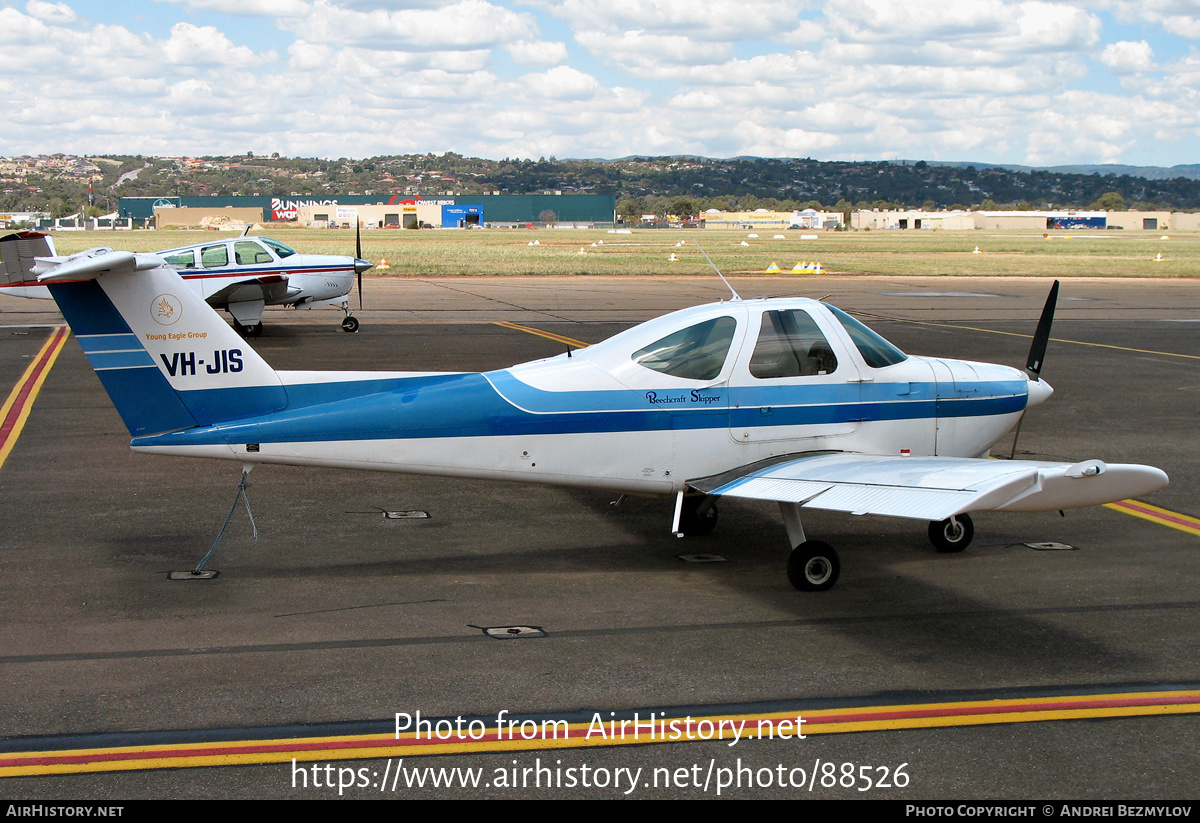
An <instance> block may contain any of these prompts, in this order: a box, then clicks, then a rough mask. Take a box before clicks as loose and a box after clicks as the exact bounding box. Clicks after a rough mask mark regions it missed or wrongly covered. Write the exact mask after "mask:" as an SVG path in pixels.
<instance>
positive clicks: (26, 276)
mask: <svg viewBox="0 0 1200 823" xmlns="http://www.w3.org/2000/svg"><path fill="white" fill-rule="evenodd" d="M54 255H55V251H54V241H53V240H52V239H51V238H50V235H48V234H43V233H41V232H38V231H18V232H13V233H12V234H6V235H4V236H3V237H0V292H2V293H4V294H11V295H13V296H15V297H49V296H50V294H49V293H48V292H47V291H46V287H45V286H39V285H38V283H37V275H38V272H37V271H35V267H36V266H37V264H38V259H39V258H46V257H54Z"/></svg>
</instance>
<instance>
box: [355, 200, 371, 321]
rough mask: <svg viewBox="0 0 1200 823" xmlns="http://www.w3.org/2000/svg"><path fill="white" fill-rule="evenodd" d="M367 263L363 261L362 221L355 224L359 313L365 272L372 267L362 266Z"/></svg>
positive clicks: (361, 304)
mask: <svg viewBox="0 0 1200 823" xmlns="http://www.w3.org/2000/svg"><path fill="white" fill-rule="evenodd" d="M366 262H367V261H365V260H363V259H362V221H361V220H356V221H355V222H354V271H355V273H356V274H357V275H358V310H359V311H362V307H363V298H362V276H363V272H365V271H366V270H367V269H369V268H371V266H370V265H369V264H368V265H367V266H365V267H364V266H363V265H362V264H363V263H366Z"/></svg>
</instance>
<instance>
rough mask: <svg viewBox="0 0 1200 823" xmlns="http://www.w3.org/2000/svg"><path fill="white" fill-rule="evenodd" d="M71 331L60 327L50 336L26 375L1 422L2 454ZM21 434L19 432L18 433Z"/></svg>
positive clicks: (0, 447) (0, 448) (0, 443)
mask: <svg viewBox="0 0 1200 823" xmlns="http://www.w3.org/2000/svg"><path fill="white" fill-rule="evenodd" d="M68 333H69V329H67V327H66V326H58V327H56V328H55V329H54V331H53V332H52V333H51V334H50V341H49V345H46V346H44V347H43V348H42V351H41V354H40V356H39V357H38V359H37V361H36V362H35V363H34V364H33V368H32V369H30V370H29V371H28V372H26V374H25V380H24V382H22V384H21V388H20V390H19V391H18V392H17V396H16V398H15V399H14V400H13V404H12V405H11V406H9V409H8V413H7V414H6V415H5V416H4V420H2V421H0V452H3V451H4V449H5V447H6V446H7V445H8V444H9V437H10V436H11V435H12V434H13V432H14V429H16V427H17V424H18V421H19V420H20V419H21V413H22V412H23V411H24V410H25V407H26V405H28V403H29V396H30V394H31V393H32V392H33V388H34V386H36V385H37V382H38V378H39V377H41V375H42V373H43V372H44V371H46V369H47V368H48V367H49V364H50V363H51V362H52V361H53V360H54V355H55V354H56V353H57V351H58V348H59V346H60V345H61V344H62V341H63V340H65V339H66V337H67V334H68ZM17 433H18V434H19V433H20V432H19V431H18V432H17Z"/></svg>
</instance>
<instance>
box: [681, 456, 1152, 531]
mask: <svg viewBox="0 0 1200 823" xmlns="http://www.w3.org/2000/svg"><path fill="white" fill-rule="evenodd" d="M1167 482H1168V481H1167V475H1166V473H1165V472H1163V471H1161V470H1160V469H1156V468H1153V467H1151V466H1138V465H1130V464H1112V465H1107V464H1105V463H1103V462H1101V461H1099V460H1085V461H1083V462H1081V463H1050V462H1043V461H1034V460H984V459H974V458H964V457H903V456H900V455H894V456H893V455H868V454H848V453H840V452H839V453H828V452H823V453H811V454H801V455H789V456H787V457H782V458H772V459H770V460H767V461H762V462H759V463H754V464H751V465H749V466H744V467H742V468H739V469H735V470H734V471H731V472H725V473H723V474H719V475H713V476H712V477H705V478H700V479H698V480H693V481H690V482H689V485H690V486H691V487H692V488H695V489H697V490H698V491H702V492H705V493H707V494H712V495H720V496H726V497H744V498H749V499H752V500H773V501H776V502H781V503H795V504H798V505H800V506H803V507H805V508H813V509H827V510H831V511H842V512H850V513H852V514H880V515H887V516H890V517H911V518H914V519H920V520H945V519H946V518H948V517H951V516H954V515H958V514H963V513H965V512H972V511H1058V510H1061V509H1073V508H1079V507H1082V506H1097V505H1101V504H1104V503H1112V502H1115V501H1117V500H1124V499H1125V498H1127V497H1134V496H1137V495H1142V494H1149V493H1150V492H1153V491H1157V490H1158V489H1161V488H1163V487H1164V486H1166V485H1167Z"/></svg>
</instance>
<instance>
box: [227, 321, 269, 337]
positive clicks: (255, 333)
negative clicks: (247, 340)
mask: <svg viewBox="0 0 1200 823" xmlns="http://www.w3.org/2000/svg"><path fill="white" fill-rule="evenodd" d="M233 328H234V331H236V332H237V333H238V334H240V335H241V336H242V337H259V336H261V335H262V332H263V324H262V323H255V324H254V325H253V326H243V325H242V324H241V323H239V322H238V321H236V320H234V321H233Z"/></svg>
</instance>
